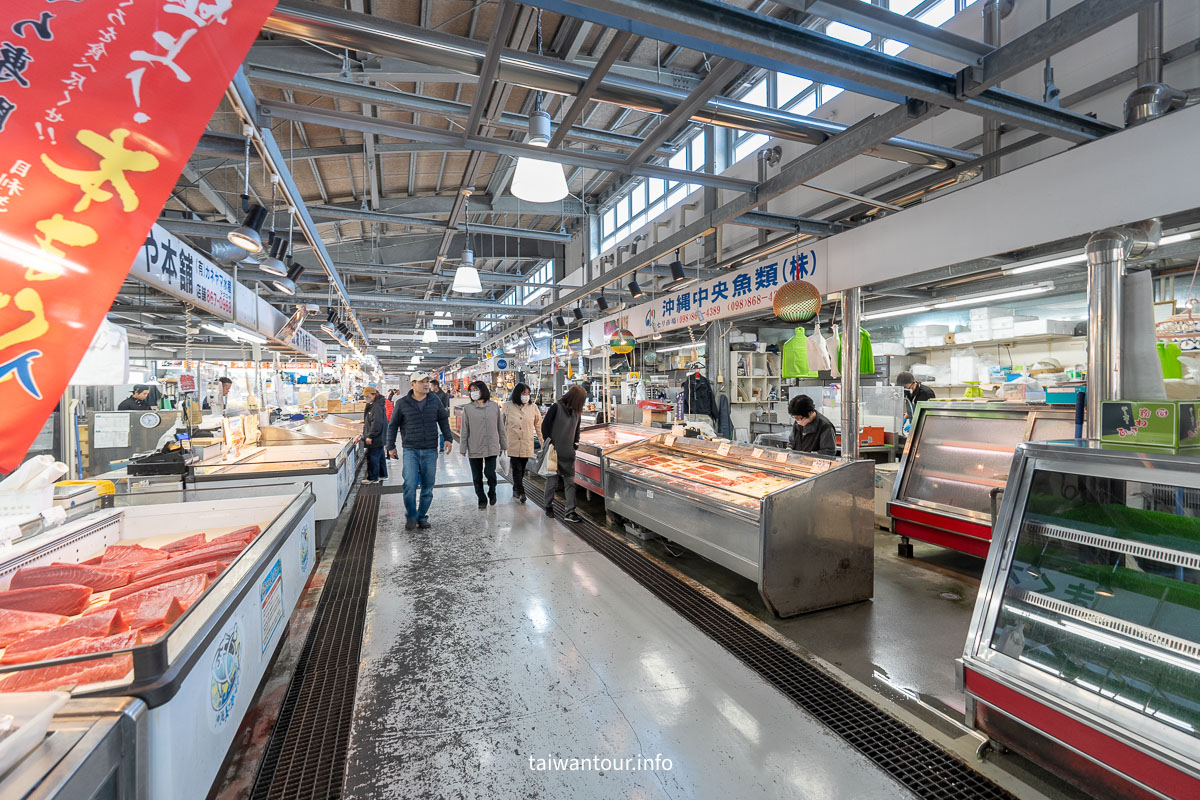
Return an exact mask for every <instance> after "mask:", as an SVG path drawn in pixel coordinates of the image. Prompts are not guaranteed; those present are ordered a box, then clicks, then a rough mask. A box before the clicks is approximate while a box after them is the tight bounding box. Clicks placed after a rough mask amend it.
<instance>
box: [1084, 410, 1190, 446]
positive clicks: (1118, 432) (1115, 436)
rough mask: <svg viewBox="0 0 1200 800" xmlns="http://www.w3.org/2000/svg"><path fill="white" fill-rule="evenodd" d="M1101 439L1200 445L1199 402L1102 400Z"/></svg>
mask: <svg viewBox="0 0 1200 800" xmlns="http://www.w3.org/2000/svg"><path fill="white" fill-rule="evenodd" d="M1100 439H1101V441H1105V442H1113V443H1119V444H1123V445H1131V446H1137V447H1160V448H1170V449H1176V448H1200V403H1197V402H1196V401H1194V400H1188V401H1183V400H1150V401H1145V402H1138V401H1128V400H1115V401H1111V402H1105V403H1104V404H1103V407H1102V410H1101V413H1100Z"/></svg>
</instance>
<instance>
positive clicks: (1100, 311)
mask: <svg viewBox="0 0 1200 800" xmlns="http://www.w3.org/2000/svg"><path fill="white" fill-rule="evenodd" d="M1127 245H1128V239H1127V238H1126V237H1125V236H1124V235H1123V234H1122V233H1121V232H1120V231H1102V232H1101V233H1097V234H1095V235H1093V236H1092V238H1091V239H1089V240H1088V243H1087V258H1088V282H1087V301H1088V351H1087V428H1086V430H1087V435H1088V438H1098V437H1099V436H1100V407H1101V404H1102V403H1104V401H1106V400H1116V399H1117V393H1118V390H1119V388H1120V386H1121V331H1120V329H1119V328H1120V322H1121V279H1122V278H1123V277H1124V274H1125V249H1126V247H1127Z"/></svg>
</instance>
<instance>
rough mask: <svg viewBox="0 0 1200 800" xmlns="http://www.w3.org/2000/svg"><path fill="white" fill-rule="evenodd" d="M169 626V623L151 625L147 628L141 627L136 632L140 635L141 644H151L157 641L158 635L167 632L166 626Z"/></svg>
mask: <svg viewBox="0 0 1200 800" xmlns="http://www.w3.org/2000/svg"><path fill="white" fill-rule="evenodd" d="M169 627H171V625H170V623H165V624H163V625H151V626H150V627H149V628H142V629H141V630H140V631H138V633H140V634H141V635H142V644H151V643H153V642H157V641H158V637H160V636H162V635H163V634H164V633H166V632H167V628H169Z"/></svg>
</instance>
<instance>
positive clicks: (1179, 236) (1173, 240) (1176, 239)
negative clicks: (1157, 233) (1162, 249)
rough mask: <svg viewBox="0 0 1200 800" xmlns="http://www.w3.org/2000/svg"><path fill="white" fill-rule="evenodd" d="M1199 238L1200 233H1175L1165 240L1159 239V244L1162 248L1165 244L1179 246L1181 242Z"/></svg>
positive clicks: (1164, 238)
mask: <svg viewBox="0 0 1200 800" xmlns="http://www.w3.org/2000/svg"><path fill="white" fill-rule="evenodd" d="M1197 236H1200V231H1189V232H1187V233H1173V234H1171V235H1170V236H1164V237H1163V238H1161V239H1159V240H1158V244H1159V245H1160V246H1162V245H1165V244H1179V243H1180V242H1186V241H1188V240H1189V239H1195V238H1196V237H1197Z"/></svg>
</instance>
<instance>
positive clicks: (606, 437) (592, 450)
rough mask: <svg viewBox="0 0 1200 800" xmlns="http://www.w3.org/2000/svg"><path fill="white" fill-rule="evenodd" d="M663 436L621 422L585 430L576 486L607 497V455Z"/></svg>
mask: <svg viewBox="0 0 1200 800" xmlns="http://www.w3.org/2000/svg"><path fill="white" fill-rule="evenodd" d="M661 433H662V429H661V428H645V427H642V426H641V425H621V424H617V423H612V424H608V425H593V426H592V427H590V428H583V429H581V430H580V431H579V445H578V446H577V447H576V448H575V483H576V484H578V485H579V486H582V487H583V488H584V489H587V490H588V491H589V492H595V493H596V494H598V495H600V496H601V497H603V496H604V456H605V454H608V453H612V452H615V451H616V449H617V448H621V447H624V446H625V445H628V444H633V443H634V442H640V441H643V440H645V439H649V438H650V437H651V436H657V435H659V434H661ZM539 435H540V434H539Z"/></svg>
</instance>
